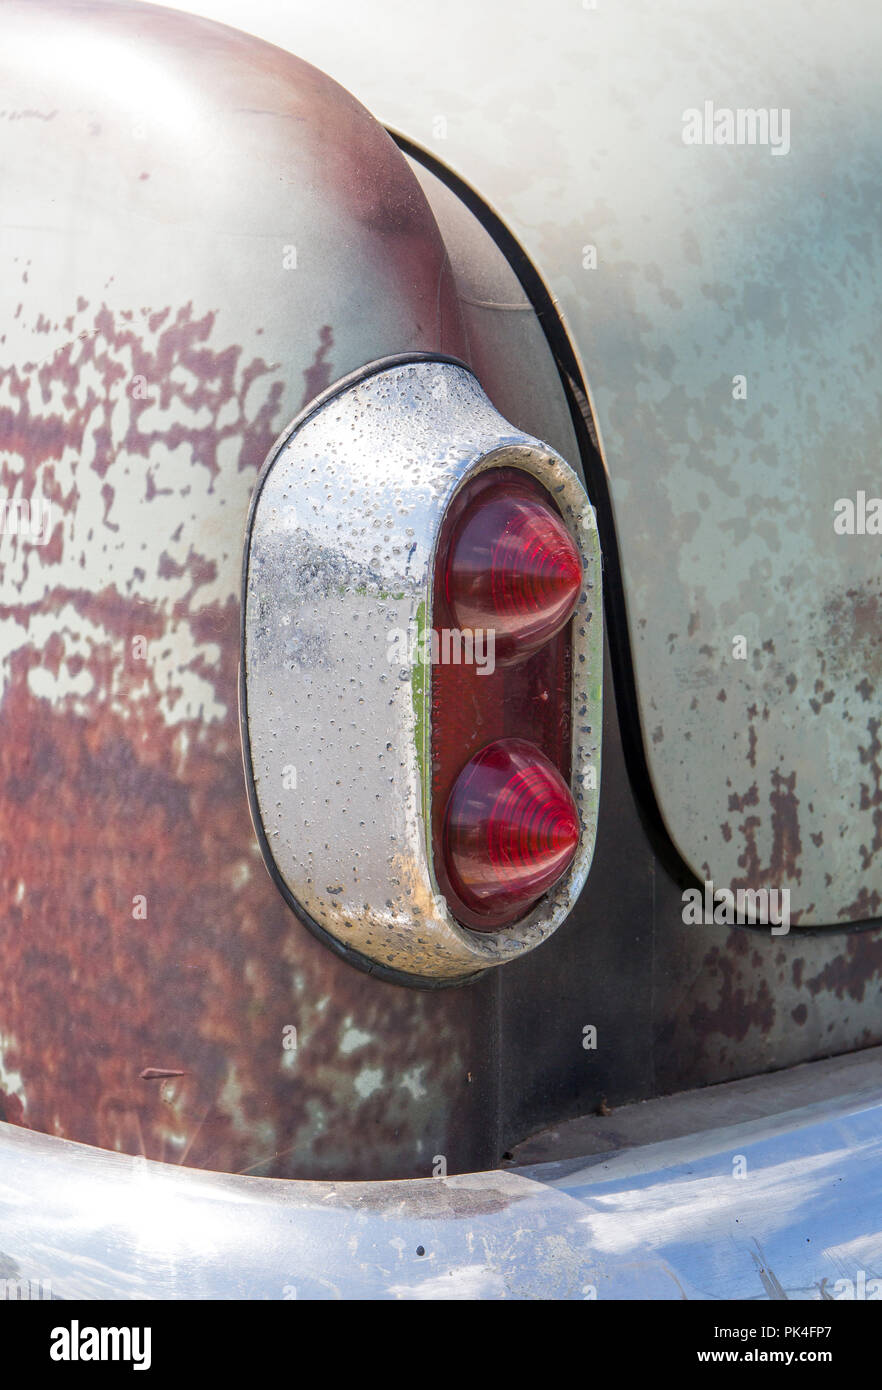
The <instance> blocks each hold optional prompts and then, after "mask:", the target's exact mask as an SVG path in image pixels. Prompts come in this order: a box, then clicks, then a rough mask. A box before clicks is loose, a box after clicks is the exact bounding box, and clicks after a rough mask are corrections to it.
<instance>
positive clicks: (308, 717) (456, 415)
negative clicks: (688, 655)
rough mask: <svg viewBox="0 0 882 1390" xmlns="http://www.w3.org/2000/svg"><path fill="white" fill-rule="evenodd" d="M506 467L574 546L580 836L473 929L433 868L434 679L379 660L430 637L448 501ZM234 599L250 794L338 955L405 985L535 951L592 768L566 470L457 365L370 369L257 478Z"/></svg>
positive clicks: (596, 596) (556, 914)
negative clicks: (496, 921) (240, 636)
mask: <svg viewBox="0 0 882 1390" xmlns="http://www.w3.org/2000/svg"><path fill="white" fill-rule="evenodd" d="M502 465H507V466H515V467H520V468H523V469H525V470H527V471H529V472H531V473H533V474H535V475H536V476H537V477H538V478H539V479H540V480H541V481H542V482H544V484H545V485H546V487H548V489H549V491H551V492H552V493H553V494H554V496H555V499H556V501H557V503H558V505H559V506H560V508H561V511H562V514H563V516H564V518H565V520H566V521H567V523H568V525H569V528H570V530H571V532H572V533H573V535H574V536H575V538H576V540H577V543H578V544H579V547H580V550H581V552H582V558H583V565H584V574H585V579H584V584H583V590H582V593H581V595H580V600H579V604H578V606H577V610H576V617H575V618H574V621H573V658H574V659H573V668H574V676H573V681H574V689H573V700H574V705H573V712H574V720H573V727H574V743H573V770H574V777H573V791H574V795H575V797H576V801H577V804H578V806H579V811H580V816H581V821H582V831H583V833H582V839H581V844H580V848H579V851H578V852H577V856H576V859H575V861H574V863H573V865H572V867H571V869H570V871H569V872H568V874H567V875H566V876H565V877H564V878H563V879H562V880H561V882H560V883H559V884H558V885H556V887H555V889H554V890H552V892H551V893H550V894H548V895H547V896H546V897H545V898H543V899H542V901H541V902H540V903H539V904H538V906H537V907H536V908H535V909H534V910H533V911H532V913H531V914H529V915H528V916H527V917H526V918H525V919H524V920H523V921H522V922H520V923H518V924H516V925H515V926H514V927H512V928H509V929H507V930H504V931H500V932H497V933H494V934H493V935H480V934H476V933H473V932H470V931H468V930H467V929H465V928H463V927H461V926H460V925H459V924H458V923H456V922H455V921H454V919H453V918H452V916H451V915H450V913H449V912H448V910H447V907H446V904H445V902H444V899H443V898H442V897H441V896H440V894H439V893H438V891H437V887H436V885H435V883H434V880H433V875H432V871H431V847H430V837H429V834H428V832H427V826H428V825H429V823H430V822H429V804H428V797H429V768H428V765H427V759H428V752H427V748H428V739H429V712H428V711H429V702H430V699H431V681H430V678H429V677H430V670H429V669H428V668H427V669H426V670H425V672H424V670H423V667H422V666H421V665H420V663H419V661H418V660H416V661H414V662H412V663H411V662H408V664H407V665H405V666H402V665H401V662H400V660H395V661H390V656H392V655H398V654H400V649H398V648H397V642H396V639H395V636H394V634H396V633H397V634H405V633H408V632H412V633H417V632H421V631H424V630H426V629H427V628H428V627H430V626H431V589H432V563H433V554H434V547H435V544H436V541H437V536H438V532H439V528H440V525H441V522H442V519H443V516H444V513H445V510H446V507H447V505H448V504H449V502H450V500H451V498H452V497H453V496H454V495H455V493H456V491H457V490H458V489H459V488H460V487H461V486H463V484H464V483H465V482H467V481H468V480H469V479H470V478H471V477H473V476H474V475H475V474H476V473H478V472H480V471H482V470H483V469H485V468H488V467H496V466H502ZM245 601H246V611H245V685H246V692H247V733H248V741H249V743H250V758H251V766H252V770H253V777H254V784H255V789H256V797H257V801H258V805H259V813H260V818H261V821H262V826H263V830H264V833H265V836H266V840H267V844H268V847H269V850H270V852H271V855H272V858H273V860H274V862H275V867H276V869H277V870H278V872H279V873H280V875H281V877H282V878H283V880H284V882H285V884H286V886H287V888H288V889H289V891H290V893H291V895H292V896H293V898H294V899H296V902H297V904H298V906H299V907H300V908H301V909H302V910H303V911H304V912H305V913H306V914H308V916H309V917H310V918H312V919H313V921H315V922H316V923H318V925H319V926H321V927H322V928H324V929H325V930H326V931H328V932H330V933H331V935H332V936H334V937H335V938H336V939H337V940H338V941H340V942H342V943H343V944H345V945H346V946H348V947H351V948H352V949H354V950H356V951H358V952H360V953H361V954H362V955H363V956H367V957H369V959H370V960H372V961H375V962H377V963H379V964H381V965H383V966H386V967H389V968H392V969H396V970H400V971H402V972H405V973H407V974H410V975H416V976H424V977H437V978H445V977H456V976H459V975H463V974H470V973H472V972H474V971H475V970H476V969H482V968H485V967H487V966H491V965H497V964H500V963H501V962H503V961H506V960H509V959H512V958H513V957H515V956H518V955H521V954H522V953H523V952H525V951H528V950H530V949H532V948H533V947H535V946H537V945H539V943H540V942H542V941H543V940H545V938H546V937H548V936H549V935H550V934H551V933H552V932H553V931H554V930H555V928H556V927H557V926H559V925H560V923H561V922H562V921H563V920H564V918H565V917H566V915H567V913H568V912H569V910H570V908H571V906H572V904H573V902H574V901H575V899H576V897H577V896H578V892H579V890H580V888H581V886H582V884H583V882H584V880H585V877H586V875H587V872H588V868H589V866H590V861H591V855H592V852H593V847H594V837H595V830H596V819H597V798H598V791H597V786H598V785H599V774H600V710H601V648H602V626H601V611H600V568H599V549H598V545H597V536H596V530H595V525H594V513H593V510H592V509H591V507H590V505H589V504H588V502H587V499H586V497H585V493H584V490H583V489H582V487H581V484H580V483H579V481H578V479H577V478H576V475H575V474H574V473H573V471H572V470H571V469H570V467H569V465H568V464H566V463H565V462H564V460H563V459H561V458H560V457H559V456H558V455H557V454H555V453H554V451H553V450H551V449H549V448H548V447H547V446H545V445H543V444H540V443H539V442H538V441H537V440H534V439H532V438H531V437H530V436H528V435H524V434H522V433H521V432H520V431H518V430H516V429H514V428H513V427H512V426H511V425H509V424H508V423H507V422H506V421H505V420H504V419H503V418H502V416H500V415H499V414H498V412H497V411H496V410H494V409H493V407H492V406H491V405H490V403H489V402H488V400H487V398H486V396H485V395H484V393H483V392H482V390H481V388H480V386H479V385H478V383H477V381H476V380H475V378H474V377H473V376H472V374H471V373H470V372H469V371H467V370H465V369H464V368H461V367H458V366H455V365H452V364H450V363H444V362H422V363H410V364H407V365H398V366H395V367H392V368H390V369H388V370H386V371H383V372H381V373H378V374H376V375H373V376H370V377H368V378H367V379H365V380H363V381H361V382H359V383H357V384H356V385H352V386H349V387H347V388H346V389H345V390H344V391H343V392H342V393H341V394H340V395H337V396H334V397H331V398H330V399H329V400H327V401H326V402H325V404H324V405H323V406H322V407H321V408H320V409H319V410H318V411H317V412H316V413H315V414H313V415H311V416H309V417H308V418H307V419H306V420H305V421H304V422H303V423H302V424H301V425H300V426H299V427H298V428H296V429H295V430H294V432H293V434H291V436H290V437H289V438H287V439H286V440H285V441H284V442H283V443H282V445H281V447H280V449H279V451H278V453H277V455H276V456H275V458H274V460H273V461H272V463H271V464H270V466H269V467H268V469H267V471H266V473H265V476H264V481H263V484H262V487H261V489H260V490H259V493H258V496H257V500H256V503H255V507H254V511H253V515H252V522H251V533H250V552H249V560H248V572H247V584H246V600H245ZM423 675H425V677H426V678H425V679H421V677H422V676H423ZM589 767H592V768H593V769H594V772H595V776H594V778H593V779H592V778H590V777H586V775H585V774H586V771H587V769H588V768H589ZM592 781H593V782H594V784H595V785H594V786H591V785H590V784H591V782H592Z"/></svg>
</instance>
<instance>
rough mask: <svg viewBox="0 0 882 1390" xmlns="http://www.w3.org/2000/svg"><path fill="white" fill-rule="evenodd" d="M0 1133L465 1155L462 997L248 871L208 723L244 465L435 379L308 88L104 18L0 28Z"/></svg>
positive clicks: (459, 343) (226, 666)
mask: <svg viewBox="0 0 882 1390" xmlns="http://www.w3.org/2000/svg"><path fill="white" fill-rule="evenodd" d="M0 89H2V93H3V96H2V104H3V112H2V117H0V186H2V189H3V206H2V226H0V264H2V275H0V296H2V298H0V455H2V469H3V490H4V493H5V494H6V495H7V496H12V497H16V496H17V497H22V498H36V497H40V498H43V499H44V500H45V502H46V504H47V507H48V511H47V518H46V519H47V526H46V534H45V536H43V537H42V538H41V539H42V540H43V541H45V543H44V544H43V543H40V539H38V540H37V541H36V542H35V543H28V541H27V540H26V539H25V538H24V537H22V536H19V535H13V534H9V535H7V534H4V535H3V537H2V541H3V550H2V557H0V558H2V561H3V570H2V605H0V659H2V721H3V728H4V737H3V741H2V753H0V841H2V846H3V848H2V883H0V893H2V908H0V966H2V968H0V1115H2V1116H3V1117H4V1118H5V1119H7V1120H15V1121H16V1122H18V1123H20V1124H22V1125H25V1126H30V1127H32V1128H34V1129H42V1130H46V1131H51V1132H54V1133H59V1134H63V1135H65V1136H67V1137H70V1138H74V1139H77V1140H81V1141H84V1142H89V1143H95V1144H99V1145H103V1146H105V1147H107V1148H109V1149H121V1150H123V1151H130V1152H133V1153H146V1154H147V1155H148V1156H150V1157H154V1158H161V1157H164V1156H168V1155H169V1154H176V1155H177V1156H178V1157H180V1158H181V1159H182V1160H184V1159H185V1160H186V1161H187V1162H188V1163H191V1164H195V1165H197V1166H198V1165H206V1164H211V1165H212V1166H214V1167H220V1168H223V1169H227V1170H240V1169H252V1168H254V1167H255V1166H258V1167H260V1166H262V1165H263V1166H264V1168H268V1169H269V1171H272V1172H274V1173H280V1174H285V1173H288V1172H291V1171H296V1172H298V1173H299V1174H301V1175H303V1176H318V1175H327V1174H333V1175H334V1176H341V1175H347V1174H348V1175H359V1176H363V1175H365V1174H372V1175H374V1176H385V1175H393V1174H394V1175H396V1176H400V1175H402V1174H408V1173H413V1174H425V1173H429V1172H431V1171H432V1167H433V1163H434V1162H435V1158H436V1156H437V1155H442V1156H443V1158H444V1162H445V1163H449V1165H450V1168H451V1170H457V1169H462V1168H470V1167H476V1166H477V1167H480V1166H482V1165H487V1164H489V1163H492V1162H493V1161H494V1160H495V1156H496V1147H495V1140H494V1124H493V1122H492V1120H490V1119H488V1118H486V1117H492V1115H493V1114H494V1112H495V1101H494V1095H495V1091H494V1086H495V1082H494V1079H493V1074H492V1072H491V1069H490V1068H488V1067H487V1066H485V1065H483V1058H485V1057H486V1056H487V1055H488V1053H489V1052H490V1050H491V1048H492V1043H491V1036H492V1027H493V1021H494V1018H495V1013H494V1009H493V996H492V994H489V993H488V992H487V991H481V990H471V991H465V992H462V993H460V994H459V995H458V996H456V997H453V998H452V999H450V1000H449V1001H447V1002H439V1001H438V999H437V998H433V997H431V996H428V995H422V996H421V995H419V994H415V993H412V992H407V991H404V990H401V989H397V988H394V987H393V986H391V985H390V986H384V985H383V984H381V983H378V982H373V983H372V984H371V986H370V989H369V990H368V989H367V988H366V981H365V979H364V977H363V976H359V975H358V974H356V973H355V972H354V971H352V970H351V969H350V968H349V967H348V966H346V965H345V964H343V963H342V962H340V961H339V960H337V959H335V958H334V957H333V956H332V955H331V954H330V953H328V952H327V951H326V950H325V949H323V948H322V947H321V946H320V945H319V944H317V943H316V942H314V941H313V940H312V939H311V938H310V937H309V936H308V934H307V933H306V932H304V931H303V929H302V928H301V927H300V926H299V924H298V923H297V921H296V919H295V918H294V916H293V915H292V913H291V912H290V911H289V908H288V907H287V906H286V904H285V903H284V902H283V901H282V899H281V897H280V896H279V894H278V892H277V890H276V888H275V886H274V885H273V883H272V882H271V881H270V879H269V877H268V876H267V874H266V873H265V871H264V867H263V864H262V863H261V859H260V853H259V849H258V845H257V843H256V839H255V836H254V832H253V829H252V824H251V820H250V816H249V810H248V801H247V796H246V788H245V779H244V777H243V770H242V754H241V746H240V740H239V727H238V711H237V662H238V653H239V609H240V594H241V567H242V546H243V534H244V526H245V519H246V516H247V510H248V503H249V499H250V496H251V492H252V489H253V486H254V482H255V479H256V477H257V474H258V471H259V469H260V466H261V465H262V463H263V462H264V459H265V457H266V455H267V453H268V452H269V450H270V446H271V445H272V443H273V441H274V439H275V438H276V436H277V435H278V434H279V433H280V431H282V430H283V429H284V428H285V427H286V426H287V425H288V424H289V422H290V421H291V420H292V419H293V417H294V416H295V415H296V414H297V413H298V411H299V410H300V409H301V407H302V406H303V405H304V404H305V403H306V402H308V401H310V400H312V399H313V398H314V397H315V396H316V395H317V394H319V393H320V392H321V391H322V389H323V388H325V387H326V386H327V385H328V383H329V382H331V381H334V380H336V379H338V378H339V377H341V376H343V375H345V374H346V373H348V372H350V371H353V370H355V369H358V368H361V367H362V366H363V365H364V364H365V363H369V362H372V361H374V360H375V359H377V358H380V357H383V356H385V355H387V354H401V353H415V352H416V353H419V352H423V353H434V354H439V353H452V354H454V355H456V356H458V357H461V356H463V355H465V352H466V341H465V337H464V334H463V329H462V323H461V319H460V315H459V308H458V304H457V300H456V297H455V294H454V286H453V278H452V274H451V271H450V266H449V263H448V259H447V254H446V251H445V248H444V244H443V242H442V239H441V236H440V234H439V231H438V228H437V225H436V223H435V221H434V218H433V216H432V213H431V211H430V209H429V206H428V204H427V202H426V200H425V197H424V195H423V193H422V192H421V190H420V187H419V184H418V182H417V180H416V178H415V177H414V175H413V173H412V172H411V170H410V169H409V168H408V165H407V162H406V160H405V159H404V157H403V155H402V154H401V153H400V152H399V151H398V149H397V148H396V147H395V144H394V143H393V141H392V140H391V139H390V137H389V136H388V135H387V134H386V133H385V131H384V130H383V129H382V128H381V127H380V126H379V125H378V124H377V122H376V121H375V120H374V119H373V118H372V117H371V116H370V115H369V113H368V112H367V111H365V110H364V108H363V107H361V106H360V105H359V103H358V102H357V101H355V100H354V99H353V98H352V97H351V96H350V95H349V94H348V93H347V92H345V91H343V90H342V89H341V88H340V87H338V86H337V85H336V84H335V83H334V82H333V81H331V80H330V79H329V78H327V77H325V76H324V75H323V74H321V73H319V72H317V71H316V70H315V69H314V68H312V67H310V66H309V65H308V64H307V63H305V62H302V61H301V60H300V59H298V58H296V57H292V56H290V55H289V54H287V53H284V52H282V51H280V50H277V49H273V48H270V47H269V46H267V45H266V44H263V43H261V42H259V41H257V40H255V39H252V38H250V37H248V36H246V35H243V34H241V33H235V32H233V31H230V30H227V29H225V28H222V27H219V26H217V25H214V24H212V23H210V22H206V21H201V20H196V19H192V18H189V17H187V16H182V15H180V14H175V13H171V12H167V11H161V10H157V9H151V8H146V7H143V6H140V5H136V4H128V3H125V2H123V3H120V4H118V5H117V4H111V5H104V6H101V5H98V6H96V5H93V4H79V3H77V2H76V0H74V2H73V3H64V4H53V3H30V0H29V3H26V4H18V3H14V2H13V3H10V4H4V5H3V12H2V45H0Z"/></svg>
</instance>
